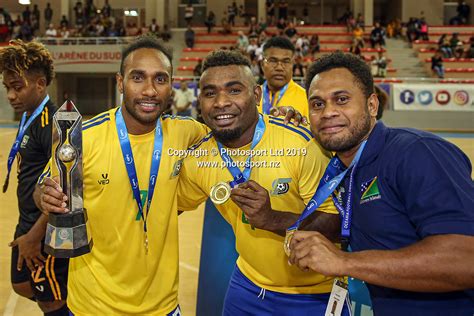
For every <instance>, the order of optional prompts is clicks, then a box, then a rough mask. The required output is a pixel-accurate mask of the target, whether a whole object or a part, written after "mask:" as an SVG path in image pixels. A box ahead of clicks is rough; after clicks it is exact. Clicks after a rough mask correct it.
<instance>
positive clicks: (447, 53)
mask: <svg viewBox="0 0 474 316" xmlns="http://www.w3.org/2000/svg"><path fill="white" fill-rule="evenodd" d="M438 50H441V52H442V53H443V57H444V58H451V57H453V51H452V50H451V43H450V42H449V39H448V34H443V35H441V37H440V38H439V40H438Z"/></svg>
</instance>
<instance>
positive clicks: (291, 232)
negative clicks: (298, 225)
mask: <svg viewBox="0 0 474 316" xmlns="http://www.w3.org/2000/svg"><path fill="white" fill-rule="evenodd" d="M295 232H296V229H293V230H289V231H288V230H287V231H286V235H285V242H284V243H283V249H285V253H286V255H287V256H288V257H289V256H290V253H291V250H290V244H291V240H292V239H293V235H294V234H295Z"/></svg>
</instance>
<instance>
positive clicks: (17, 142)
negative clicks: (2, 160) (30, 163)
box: [3, 95, 49, 193]
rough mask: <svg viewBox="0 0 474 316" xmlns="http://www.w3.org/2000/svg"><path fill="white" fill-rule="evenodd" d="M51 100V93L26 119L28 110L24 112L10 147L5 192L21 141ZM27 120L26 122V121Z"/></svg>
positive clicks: (4, 185)
mask: <svg viewBox="0 0 474 316" xmlns="http://www.w3.org/2000/svg"><path fill="white" fill-rule="evenodd" d="M48 101H49V95H46V97H45V98H44V99H43V101H41V103H40V105H39V106H38V107H37V108H36V109H35V110H34V111H33V114H31V116H30V117H29V118H28V120H26V112H23V115H22V117H21V121H20V127H19V128H18V135H17V136H16V139H15V142H14V143H13V145H12V148H11V149H10V154H9V155H8V162H7V170H8V171H7V177H6V178H5V183H4V184H3V193H5V192H6V191H7V188H8V181H9V179H10V171H11V170H12V165H13V161H14V160H15V157H16V154H17V153H18V151H19V150H20V143H21V140H22V138H23V136H24V135H25V132H26V129H27V128H28V127H29V126H30V125H31V123H33V121H34V120H35V118H36V117H38V115H40V114H41V112H43V109H44V107H45V106H46V103H48ZM25 121H26V123H25Z"/></svg>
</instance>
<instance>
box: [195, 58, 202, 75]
mask: <svg viewBox="0 0 474 316" xmlns="http://www.w3.org/2000/svg"><path fill="white" fill-rule="evenodd" d="M201 74H202V59H199V60H198V63H197V64H196V66H194V70H193V76H195V77H201Z"/></svg>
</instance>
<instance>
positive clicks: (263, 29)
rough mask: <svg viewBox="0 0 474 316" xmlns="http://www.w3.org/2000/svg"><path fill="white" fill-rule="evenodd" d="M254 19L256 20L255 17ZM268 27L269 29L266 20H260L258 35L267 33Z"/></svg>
mask: <svg viewBox="0 0 474 316" xmlns="http://www.w3.org/2000/svg"><path fill="white" fill-rule="evenodd" d="M252 18H255V17H252ZM267 27H268V24H267V22H266V21H265V19H264V18H261V19H260V23H258V31H257V34H262V33H265V32H266V31H267Z"/></svg>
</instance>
